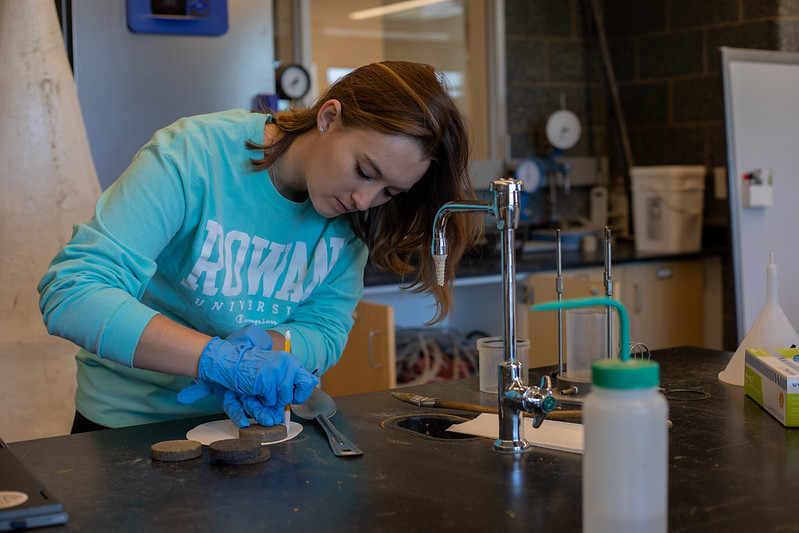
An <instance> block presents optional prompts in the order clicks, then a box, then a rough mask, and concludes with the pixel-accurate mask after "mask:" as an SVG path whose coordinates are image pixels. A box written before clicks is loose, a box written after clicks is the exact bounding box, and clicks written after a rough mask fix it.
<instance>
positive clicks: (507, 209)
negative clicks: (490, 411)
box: [432, 178, 556, 452]
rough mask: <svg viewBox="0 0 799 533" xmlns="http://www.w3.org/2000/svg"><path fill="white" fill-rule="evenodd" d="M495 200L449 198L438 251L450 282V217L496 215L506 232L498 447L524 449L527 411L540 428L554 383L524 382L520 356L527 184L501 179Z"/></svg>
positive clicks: (437, 234)
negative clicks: (521, 234)
mask: <svg viewBox="0 0 799 533" xmlns="http://www.w3.org/2000/svg"><path fill="white" fill-rule="evenodd" d="M489 190H490V191H491V192H492V193H493V199H492V200H490V201H477V200H475V201H466V202H449V203H447V204H444V205H443V206H442V207H441V209H439V210H438V213H436V220H435V226H434V233H433V244H432V252H433V258H434V260H435V264H436V277H437V281H438V284H439V285H444V281H445V262H446V259H447V252H448V251H447V238H446V227H447V219H448V217H449V215H450V214H452V213H456V212H483V213H488V214H492V215H494V218H495V219H496V222H497V229H498V230H500V235H501V247H502V261H501V267H502V307H503V310H504V314H503V325H504V332H503V340H504V343H503V344H504V350H505V357H504V360H503V361H502V362H500V363H499V372H498V377H497V379H498V387H497V390H498V391H499V392H498V394H497V395H498V402H499V439H498V440H497V441H496V442H495V443H494V448H495V449H496V450H497V451H501V452H523V451H525V450H527V449H529V446H530V445H529V444H528V443H527V441H526V440H524V426H523V425H522V420H523V418H522V412H528V413H532V414H533V427H536V428H537V427H539V426H540V425H541V423H542V422H543V421H544V418H545V417H546V415H547V413H548V412H550V411H551V410H552V409H554V408H555V405H556V401H555V398H554V397H553V396H552V383H551V381H550V378H549V376H544V378H543V379H542V380H541V384H540V386H538V387H528V386H527V385H525V383H524V381H525V380H524V379H523V374H522V371H523V370H522V364H521V362H519V361H518V360H517V359H516V260H515V250H514V239H515V231H516V228H517V227H518V225H519V215H520V209H521V202H520V192H521V190H522V182H521V181H519V180H515V179H504V178H503V179H498V180H494V181H492V182H491V186H490V188H489Z"/></svg>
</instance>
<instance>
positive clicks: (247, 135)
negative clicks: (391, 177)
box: [39, 110, 367, 427]
mask: <svg viewBox="0 0 799 533" xmlns="http://www.w3.org/2000/svg"><path fill="white" fill-rule="evenodd" d="M265 121H266V116H265V115H263V114H260V113H250V112H247V111H242V110H233V111H226V112H221V113H214V114H210V115H201V116H196V117H190V118H185V119H181V120H178V121H177V122H175V123H174V124H172V125H170V126H168V127H166V128H164V129H162V130H159V131H158V132H156V133H155V135H154V136H153V138H152V139H151V140H150V142H148V143H147V144H146V145H145V146H144V147H143V148H142V149H141V150H140V151H139V153H138V154H136V156H135V158H134V159H133V162H132V163H131V165H130V167H128V169H127V170H126V171H125V173H124V174H123V175H122V176H121V177H120V179H119V180H117V182H116V183H114V184H113V185H112V186H111V187H109V188H108V190H106V191H105V193H104V194H103V195H102V196H101V198H100V200H99V201H98V203H97V207H96V209H95V213H94V217H93V218H92V219H91V220H90V221H88V222H86V223H84V224H76V225H75V227H74V231H73V236H72V239H71V240H70V241H69V242H68V243H67V244H66V245H65V246H64V248H63V249H62V250H61V251H60V252H59V253H58V255H57V256H56V257H55V258H54V259H53V261H52V263H51V264H50V267H49V268H48V270H47V272H46V273H45V275H44V277H43V278H42V281H41V282H40V284H39V293H40V308H41V310H42V314H43V316H44V321H45V324H46V325H47V328H48V331H49V332H50V333H51V334H53V335H58V336H60V337H64V338H66V339H69V340H70V341H72V342H74V343H76V344H77V345H79V346H81V347H82V348H83V349H81V350H80V352H79V353H78V354H77V360H78V372H77V380H78V390H77V393H76V406H77V409H78V411H80V412H81V413H82V414H83V415H84V416H86V417H87V418H89V419H90V420H93V421H94V422H97V423H99V424H102V425H105V426H110V427H121V426H128V425H134V424H142V423H148V422H156V421H160V420H169V419H174V418H182V417H189V416H196V415H201V414H208V413H218V412H220V411H221V406H220V405H219V402H218V401H217V400H216V398H206V399H205V400H201V401H199V402H197V403H195V404H193V405H188V406H184V405H178V404H177V402H176V401H175V394H176V392H177V391H179V390H181V389H182V388H184V387H185V386H187V385H188V384H189V383H190V381H191V379H190V378H187V377H183V376H174V375H170V374H163V373H159V372H152V371H147V370H139V369H135V368H133V367H132V365H133V354H134V351H135V349H136V345H137V343H138V341H139V337H140V336H141V334H142V331H143V330H144V328H145V326H146V325H147V323H148V322H149V321H150V320H151V319H152V318H153V316H155V315H156V314H157V313H160V314H163V315H165V316H167V317H169V318H171V319H173V320H175V321H177V322H179V323H181V324H183V325H185V326H188V327H190V328H193V329H195V330H197V331H200V332H203V333H206V334H208V335H216V336H220V337H222V338H224V337H225V336H226V335H228V334H229V333H231V332H233V331H236V330H238V329H240V328H242V327H244V326H245V325H247V324H252V323H255V324H259V325H261V326H262V327H264V328H265V329H267V330H270V329H271V330H274V331H278V332H281V333H283V332H285V331H286V330H287V329H291V343H292V352H293V353H294V354H296V356H297V357H298V358H299V359H300V360H301V361H302V363H303V365H304V366H305V368H306V369H307V370H309V371H313V370H315V369H318V370H319V372H324V371H325V370H326V369H328V368H330V367H331V366H333V365H334V364H335V363H336V361H337V360H338V358H339V357H340V356H341V352H342V350H343V349H344V345H345V344H346V341H347V335H348V334H349V331H350V329H351V328H352V323H353V320H352V313H353V311H354V309H355V305H356V304H357V302H358V299H359V298H360V296H361V294H362V292H363V268H364V265H365V263H366V257H367V250H366V246H365V245H364V244H363V242H361V241H360V240H359V239H357V238H356V237H355V235H354V234H353V233H352V230H351V229H350V227H349V225H348V224H347V222H346V220H345V219H344V218H343V217H338V218H334V219H327V218H324V217H322V216H320V215H318V214H317V213H316V211H315V210H314V208H313V206H312V204H311V202H310V200H306V201H305V202H304V203H295V202H291V201H289V200H287V199H285V198H283V197H282V196H281V195H280V194H279V193H278V192H277V191H276V190H275V188H274V187H273V186H272V183H271V181H270V179H269V176H268V174H267V172H266V171H263V172H255V171H253V169H252V165H251V163H250V161H249V158H250V157H259V156H260V153H259V152H254V151H251V150H248V149H247V148H246V147H245V141H247V140H252V141H255V142H258V143H260V142H262V139H263V131H264V125H265ZM163 357H165V358H166V357H169V354H168V353H165V354H163Z"/></svg>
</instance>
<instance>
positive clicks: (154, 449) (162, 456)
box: [150, 440, 203, 461]
mask: <svg viewBox="0 0 799 533" xmlns="http://www.w3.org/2000/svg"><path fill="white" fill-rule="evenodd" d="M202 454H203V445H202V444H200V443H199V442H197V441H195V440H165V441H161V442H156V443H155V444H153V445H152V446H150V457H152V458H153V459H155V460H156V461H187V460H189V459H196V458H197V457H200V456H202Z"/></svg>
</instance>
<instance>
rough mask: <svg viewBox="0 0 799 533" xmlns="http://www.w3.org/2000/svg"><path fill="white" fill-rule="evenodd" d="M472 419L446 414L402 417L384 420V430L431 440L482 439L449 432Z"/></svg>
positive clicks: (422, 414)
mask: <svg viewBox="0 0 799 533" xmlns="http://www.w3.org/2000/svg"><path fill="white" fill-rule="evenodd" d="M469 420H471V418H464V417H462V416H457V415H450V414H445V413H420V414H417V415H401V416H395V417H392V418H389V419H386V420H384V421H383V422H382V423H381V425H382V426H383V427H384V428H388V429H395V430H397V431H400V432H402V433H407V434H408V435H413V436H414V437H420V438H423V439H431V440H472V439H477V438H480V437H475V436H472V435H464V434H463V433H454V432H450V431H447V429H448V428H449V427H450V426H451V425H452V424H460V423H462V422H468V421H469Z"/></svg>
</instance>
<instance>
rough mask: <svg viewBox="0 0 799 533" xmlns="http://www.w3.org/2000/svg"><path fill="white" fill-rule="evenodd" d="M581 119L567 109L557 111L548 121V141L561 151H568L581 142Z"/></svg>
mask: <svg viewBox="0 0 799 533" xmlns="http://www.w3.org/2000/svg"><path fill="white" fill-rule="evenodd" d="M580 132H581V128H580V119H578V118H577V115H575V114H574V113H572V112H571V111H568V110H566V109H561V110H560V111H555V112H554V113H552V115H550V117H549V119H548V120H547V139H548V140H549V142H550V144H552V146H554V147H555V148H559V149H560V150H568V149H569V148H572V147H574V145H575V144H577V141H579V140H580Z"/></svg>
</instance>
